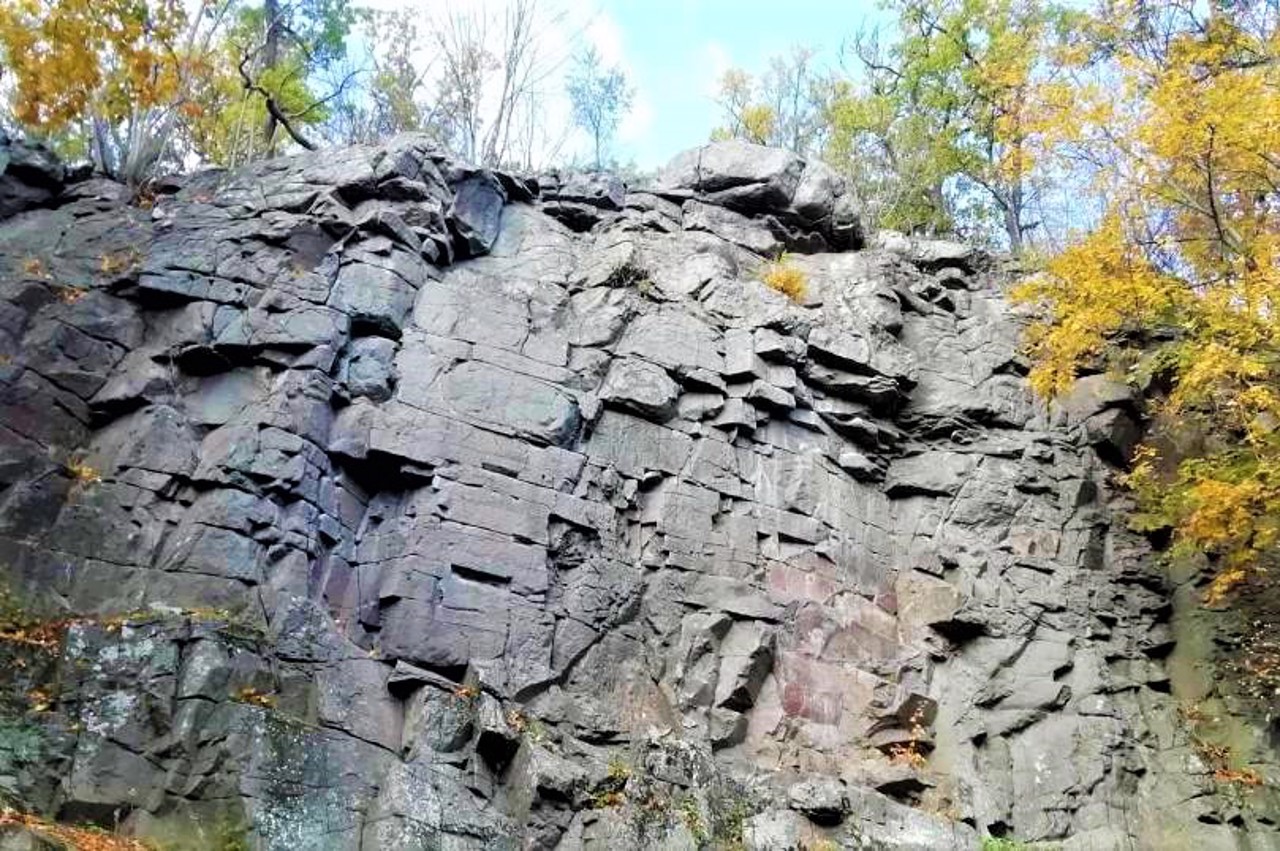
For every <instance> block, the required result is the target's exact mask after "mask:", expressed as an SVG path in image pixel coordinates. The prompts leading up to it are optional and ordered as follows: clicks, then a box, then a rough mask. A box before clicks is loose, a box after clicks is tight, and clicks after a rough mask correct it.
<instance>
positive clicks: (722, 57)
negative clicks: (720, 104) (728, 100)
mask: <svg viewBox="0 0 1280 851" xmlns="http://www.w3.org/2000/svg"><path fill="white" fill-rule="evenodd" d="M702 64H703V69H705V71H704V72H705V74H706V77H705V79H706V81H707V83H706V87H705V89H704V90H703V94H705V95H707V96H708V97H718V96H719V95H720V78H721V77H723V76H724V73H725V72H726V71H728V70H729V69H730V68H732V67H733V57H732V56H731V55H730V54H729V49H728V48H727V47H725V46H724V45H723V44H721V43H720V42H718V41H709V42H707V44H706V46H705V47H704V48H703V60H702Z"/></svg>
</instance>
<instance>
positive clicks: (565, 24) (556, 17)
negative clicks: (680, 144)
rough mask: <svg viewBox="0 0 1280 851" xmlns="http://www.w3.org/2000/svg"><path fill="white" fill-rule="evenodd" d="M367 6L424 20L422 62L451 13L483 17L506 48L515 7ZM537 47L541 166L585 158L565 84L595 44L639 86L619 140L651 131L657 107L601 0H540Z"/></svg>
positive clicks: (467, 1)
mask: <svg viewBox="0 0 1280 851" xmlns="http://www.w3.org/2000/svg"><path fill="white" fill-rule="evenodd" d="M363 5H367V6H369V7H372V8H375V9H378V10H382V11H393V10H399V9H405V8H408V9H410V10H412V11H413V12H415V17H419V20H420V23H419V27H420V35H421V36H422V38H421V41H422V42H423V43H422V45H421V49H420V52H419V61H420V62H422V63H424V64H425V63H428V62H430V61H431V59H432V56H433V53H434V51H433V49H432V46H431V44H430V43H429V38H428V36H427V33H428V32H429V31H430V30H431V29H432V24H433V22H438V21H441V20H444V19H445V17H446V16H449V15H471V14H474V15H477V16H483V17H485V18H487V19H488V20H489V21H490V22H491V23H490V26H489V32H488V36H489V37H490V39H491V40H492V42H491V47H490V49H491V50H494V51H495V52H496V51H497V50H498V49H499V48H500V45H499V43H498V42H499V39H500V34H501V29H502V26H501V22H502V20H503V15H504V13H505V12H506V11H507V10H508V9H509V8H510V4H509V2H508V0H447V2H445V3H438V2H431V3H428V2H425V0H365V3H364V4H363ZM536 10H537V16H536V23H535V26H534V32H535V37H534V43H535V46H536V49H537V51H538V55H539V57H540V66H541V68H542V71H541V72H540V82H539V84H538V89H539V95H540V100H539V103H538V106H537V112H536V115H535V116H532V121H533V124H534V126H535V127H536V129H537V131H538V133H537V135H538V136H540V137H541V138H538V139H536V140H535V143H534V150H533V159H534V161H535V164H537V163H539V162H540V163H541V164H544V165H545V164H550V163H551V162H555V161H562V160H564V159H565V158H566V157H565V155H566V154H571V153H574V152H576V153H578V154H580V155H582V154H585V152H586V149H587V146H586V144H585V136H584V135H583V134H581V133H580V132H578V131H576V130H575V129H574V128H573V126H572V106H571V105H570V103H569V98H568V95H567V94H566V93H565V80H566V77H567V75H568V73H569V72H570V71H571V70H572V67H573V58H574V56H575V55H576V54H577V53H578V51H579V50H580V49H581V48H583V47H585V46H588V45H589V46H591V47H594V48H595V49H596V51H597V52H598V53H599V55H600V57H601V59H602V60H603V62H604V64H605V65H606V66H613V67H617V68H619V69H620V70H621V71H622V72H623V73H624V74H625V75H626V76H627V79H628V80H629V81H630V82H631V85H632V86H633V87H634V88H635V96H634V98H633V102H632V107H631V111H630V112H629V113H628V114H627V115H626V116H624V118H623V120H622V122H621V123H620V125H619V128H618V133H617V141H618V142H620V143H632V142H634V141H636V140H637V139H640V138H642V137H644V136H645V134H646V133H648V132H649V130H650V128H651V127H652V126H653V121H654V106H653V103H652V101H651V100H650V99H649V98H648V96H647V94H646V93H645V92H644V91H642V90H641V89H640V87H639V85H638V79H637V75H636V73H635V64H634V62H633V61H632V57H630V56H629V55H628V54H627V50H626V44H625V37H624V34H623V31H622V29H621V27H619V26H618V23H617V21H616V20H614V18H613V17H612V16H611V15H610V14H609V13H608V12H607V11H605V10H604V9H603V8H601V4H600V0H536ZM491 88H492V89H493V91H488V90H486V92H485V95H484V96H485V99H486V100H493V101H496V99H497V98H498V95H499V93H498V85H497V81H496V80H494V81H493V85H492V86H491Z"/></svg>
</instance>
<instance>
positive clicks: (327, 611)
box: [0, 137, 1280, 851]
mask: <svg viewBox="0 0 1280 851" xmlns="http://www.w3.org/2000/svg"><path fill="white" fill-rule="evenodd" d="M7 151H8V153H7V154H6V155H5V156H6V157H7V158H8V159H7V160H5V162H7V163H9V164H10V165H11V167H9V168H8V170H6V171H4V173H3V175H0V215H3V216H5V219H4V221H3V222H0V270H2V272H0V286H3V295H4V298H3V302H2V303H0V355H2V356H3V360H0V381H2V382H3V383H2V384H0V578H3V580H4V581H5V583H6V585H7V588H8V594H9V596H8V597H7V598H6V601H7V602H6V605H9V603H13V605H16V606H21V607H22V610H23V611H25V612H28V613H32V614H31V617H32V618H33V619H32V620H29V621H28V623H32V624H34V623H44V622H46V621H42V620H39V619H40V618H44V619H49V618H52V619H54V622H56V623H57V625H58V627H59V628H58V630H57V631H55V633H56V635H57V638H56V640H50V641H47V642H44V643H43V644H40V645H39V646H37V647H35V649H32V647H31V646H30V645H29V644H23V643H21V642H19V643H16V644H15V643H14V642H9V643H8V644H6V643H4V642H0V652H3V653H5V654H8V655H7V656H6V660H7V661H13V660H16V659H18V657H21V658H22V660H23V661H22V664H21V665H18V664H6V665H5V670H6V673H4V674H3V675H0V682H2V683H3V685H4V691H3V695H4V697H3V700H0V709H2V710H3V713H2V714H0V797H3V796H8V797H9V798H16V799H17V800H18V801H19V802H21V803H22V804H23V805H24V806H25V807H26V808H28V809H31V810H39V811H42V812H45V813H48V814H50V815H56V816H58V817H61V818H65V819H71V820H75V819H95V820H98V821H100V822H106V823H108V824H111V823H115V824H120V825H122V826H123V828H124V829H126V830H128V831H131V832H134V833H137V834H140V835H145V836H152V837H157V838H160V839H165V838H173V837H180V838H181V840H180V844H179V845H178V846H177V847H183V848H223V847H232V846H230V845H227V844H226V843H227V842H229V841H230V840H231V839H235V840H236V841H242V840H243V841H246V842H247V843H248V845H249V847H253V848H258V849H289V851H304V849H305V850H306V851H309V849H359V848H365V849H369V848H386V849H417V848H421V849H428V848H430V849H436V848H448V849H491V848H510V849H517V848H544V849H554V848H559V849H587V848H597V849H615V848H639V849H644V848H650V849H659V848H661V849H676V848H689V849H692V848H702V847H743V848H751V849H759V851H765V849H769V851H782V850H783V849H801V848H810V849H812V848H819V847H824V848H825V847H845V848H894V849H953V848H976V847H978V844H979V841H980V837H981V836H985V835H995V836H1008V837H1016V838H1017V839H1019V840H1021V841H1035V840H1055V841H1057V842H1059V843H1060V847H1062V848H1067V849H1113V848H1114V849H1120V848H1125V849H1129V848H1144V849H1179V848H1185V849H1215V848H1235V847H1241V848H1243V847H1249V848H1253V849H1260V848H1276V847H1280V839H1278V836H1277V833H1276V830H1275V821H1274V820H1273V817H1274V815H1275V810H1276V808H1275V807H1274V805H1272V804H1270V803H1269V799H1268V798H1266V797H1265V796H1266V795H1267V794H1268V793H1267V792H1266V791H1265V790H1263V791H1262V792H1259V793H1258V795H1259V796H1260V797H1257V798H1254V799H1251V801H1252V802H1251V803H1248V804H1245V805H1241V804H1240V799H1239V796H1238V795H1234V794H1221V792H1222V791H1223V789H1222V786H1221V785H1220V784H1216V783H1215V781H1214V779H1213V777H1212V774H1213V767H1212V766H1211V765H1210V764H1209V763H1208V762H1206V761H1205V759H1204V757H1203V755H1202V754H1201V752H1200V751H1197V749H1196V748H1195V747H1194V746H1193V741H1192V733H1191V732H1190V731H1189V730H1188V729H1187V727H1186V726H1185V725H1184V724H1182V723H1181V721H1180V719H1179V716H1178V713H1177V711H1176V708H1177V700H1176V699H1175V696H1174V695H1171V694H1170V676H1169V673H1168V672H1167V671H1166V666H1165V661H1164V660H1165V657H1166V656H1167V655H1168V653H1169V651H1170V649H1171V646H1172V637H1171V634H1170V632H1169V626H1168V624H1167V623H1166V622H1167V620H1168V619H1169V613H1170V607H1169V605H1168V603H1167V597H1166V589H1164V588H1163V587H1162V584H1161V581H1160V579H1159V578H1158V576H1159V574H1158V573H1157V571H1156V569H1155V568H1154V567H1153V566H1152V564H1151V559H1150V558H1149V555H1150V554H1149V551H1148V549H1147V547H1146V544H1145V543H1144V542H1143V541H1142V540H1140V539H1138V538H1136V537H1134V536H1132V535H1131V534H1129V533H1128V532H1126V531H1125V530H1124V526H1123V523H1122V522H1121V520H1120V518H1119V517H1118V516H1117V515H1116V514H1115V513H1114V508H1113V506H1114V505H1115V503H1116V498H1115V497H1114V495H1113V494H1112V492H1111V488H1110V485H1109V479H1108V475H1109V473H1110V471H1111V468H1110V467H1108V463H1109V453H1108V452H1103V454H1102V455H1099V454H1098V453H1099V449H1101V448H1108V449H1110V450H1114V451H1116V452H1122V451H1124V449H1125V447H1126V446H1129V445H1131V443H1132V435H1131V434H1130V430H1128V426H1132V425H1133V422H1134V421H1133V420H1132V419H1131V414H1134V413H1135V411H1134V408H1133V403H1132V400H1131V399H1129V398H1127V397H1122V396H1120V395H1117V394H1116V393H1115V392H1114V389H1113V388H1110V387H1107V386H1103V385H1102V384H1100V383H1099V384H1098V385H1097V386H1091V387H1088V388H1086V389H1085V390H1083V391H1082V392H1081V394H1080V397H1079V398H1077V399H1074V400H1073V402H1072V406H1073V408H1072V410H1071V411H1068V412H1067V413H1066V414H1054V415H1052V416H1051V414H1050V412H1049V411H1047V410H1046V409H1045V408H1044V407H1043V406H1042V405H1041V404H1040V403H1038V402H1037V401H1036V400H1035V399H1034V398H1033V397H1032V396H1031V394H1030V393H1029V391H1028V388H1027V385H1026V382H1025V381H1024V379H1023V373H1024V365H1023V364H1022V362H1021V361H1020V359H1019V356H1018V354H1017V346H1018V337H1019V330H1020V328H1019V323H1018V321H1017V319H1016V318H1015V317H1014V316H1013V315H1012V314H1011V313H1010V311H1009V310H1008V308H1007V307H1006V305H1005V303H1004V301H1003V300H1002V296H1001V287H1000V283H1001V282H1000V277H999V275H998V274H997V273H996V270H995V269H994V267H993V265H992V261H990V260H988V259H986V258H983V257H982V256H980V255H978V254H976V253H975V252H973V251H972V250H969V249H966V248H965V247H964V246H958V245H955V244H952V243H931V242H926V241H920V240H913V239H906V238H900V237H892V236H881V237H877V239H876V240H874V241H873V242H872V245H873V247H871V248H866V249H863V250H854V249H856V248H857V247H858V246H860V245H862V244H863V241H864V240H863V236H862V233H861V229H860V227H859V224H858V222H857V219H856V216H854V215H853V210H854V206H855V205H854V204H853V202H852V199H851V198H850V197H849V196H848V195H847V194H845V192H844V189H843V186H842V185H841V182H840V180H839V179H838V178H837V177H836V176H835V175H834V174H832V173H830V172H829V171H828V170H827V169H825V168H823V167H822V166H820V165H818V164H815V163H806V162H804V161H803V160H802V159H800V158H798V157H795V156H793V155H790V154H787V153H784V152H781V151H774V150H768V149H763V148H757V147H754V146H749V145H744V144H739V143H725V144H720V145H712V146H708V147H705V148H702V149H699V150H698V151H694V152H691V153H689V154H686V155H682V156H681V157H680V158H678V159H677V160H676V161H675V162H674V163H673V165H672V167H671V168H670V169H669V171H668V172H667V173H666V174H664V175H663V176H662V178H661V179H660V180H658V181H657V182H656V184H655V185H654V186H653V187H651V188H650V189H648V190H646V191H626V190H624V188H623V187H622V186H621V184H619V183H618V182H617V181H616V180H612V179H610V178H607V177H604V176H599V175H595V176H585V177H575V176H565V177H563V178H561V177H558V176H557V177H556V179H555V180H554V182H552V183H550V184H549V188H548V189H547V193H546V195H545V196H544V195H542V194H540V192H539V187H538V186H537V185H536V184H535V183H534V182H531V181H528V180H523V179H520V178H517V177H514V176H511V175H506V174H498V173H491V172H488V171H484V170H479V169H473V168H468V167H465V166H462V165H460V164H458V163H456V162H452V161H450V160H448V159H447V158H446V157H444V156H443V155H442V154H440V153H438V152H436V151H434V150H432V149H431V148H430V147H429V146H428V144H427V143H426V142H425V141H424V140H422V139H418V138H415V137H404V138H397V139H395V140H392V141H391V142H389V143H388V144H386V145H385V146H382V147H377V148H351V149H347V150H341V151H327V152H324V153H323V154H320V155H314V156H306V157H299V158H293V159H281V160H275V161H271V162H268V163H264V164H261V165H258V166H255V167H253V168H251V169H247V170H243V171H239V172H235V173H230V174H228V173H218V172H209V173H202V174H197V175H194V176H191V177H188V178H184V179H180V180H176V181H172V182H169V183H166V184H163V185H162V187H161V189H162V192H161V194H160V195H159V196H158V197H156V199H155V201H154V204H152V205H150V207H149V208H145V207H143V206H138V205H136V204H134V205H131V204H128V203H126V198H125V196H124V193H123V191H122V189H121V187H118V186H116V185H114V184H111V183H108V182H103V181H94V180H85V181H81V182H77V183H72V184H70V185H64V184H63V182H62V181H63V180H64V175H63V174H62V172H61V170H60V169H59V168H58V167H56V165H54V164H51V163H50V162H49V161H47V160H46V159H44V158H42V156H41V155H40V154H39V152H37V151H33V150H31V149H27V148H22V147H20V146H16V145H10V146H8V148H7ZM19 163H26V164H27V165H24V166H23V167H22V168H18V167H17V166H15V165H13V164H19ZM782 249H787V250H791V251H797V252H808V253H802V254H800V255H799V256H797V257H796V258H795V259H794V261H793V262H794V263H795V265H796V266H798V267H799V268H800V269H802V270H803V271H804V273H805V274H806V275H807V277H808V287H807V295H806V297H805V300H804V303H803V304H797V303H794V302H792V301H790V300H788V299H787V298H785V297H784V296H782V295H780V294H779V293H776V292H774V291H773V290H771V289H769V288H768V287H766V286H765V285H764V284H762V283H760V282H759V281H758V280H757V271H756V270H757V269H758V267H759V266H760V264H761V263H762V261H763V260H764V259H765V258H764V257H762V255H761V253H762V252H773V251H778V250H782ZM1126 423H1127V424H1128V425H1126ZM37 616H38V617H37ZM33 629H34V628H33ZM25 634H26V635H28V636H29V635H33V634H35V635H45V634H46V633H44V632H40V631H39V630H36V631H35V632H31V631H30V630H29V631H28V632H26V633H25ZM48 645H51V646H48ZM23 654H26V655H25V656H24V655H23ZM32 694H36V695H38V703H32V702H31V701H32V700H35V699H34V698H31V697H30V695H32ZM1259 736H1261V733H1260V732H1259ZM1268 753H1269V751H1268ZM1262 759H1263V758H1262V757H1258V764H1259V765H1260V769H1261V770H1262V771H1263V772H1264V773H1267V772H1269V771H1270V770H1271V768H1270V763H1269V762H1263V761H1262ZM823 842H827V843H831V844H827V845H823V844H822V843H823ZM219 843H222V844H219Z"/></svg>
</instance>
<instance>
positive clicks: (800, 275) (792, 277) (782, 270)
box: [760, 254, 809, 301]
mask: <svg viewBox="0 0 1280 851" xmlns="http://www.w3.org/2000/svg"><path fill="white" fill-rule="evenodd" d="M760 280H761V281H763V282H764V283H765V284H766V285H767V286H769V287H771V288H773V289H775V290H777V291H778V292H780V293H782V294H783V295H785V296H786V297H787V298H789V299H791V300H792V301H802V300H803V299H804V296H805V292H806V291H807V290H808V286H809V276H808V275H806V274H805V273H804V270H803V269H800V268H799V267H797V266H795V265H793V264H792V263H791V261H790V259H789V258H788V257H787V255H785V254H784V255H782V257H780V258H778V259H777V260H774V261H771V262H769V263H766V264H765V266H764V269H763V270H762V271H761V273H760Z"/></svg>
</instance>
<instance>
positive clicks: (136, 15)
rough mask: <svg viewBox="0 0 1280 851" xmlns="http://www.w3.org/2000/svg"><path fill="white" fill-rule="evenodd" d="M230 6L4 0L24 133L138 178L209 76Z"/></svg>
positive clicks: (1, 30)
mask: <svg viewBox="0 0 1280 851" xmlns="http://www.w3.org/2000/svg"><path fill="white" fill-rule="evenodd" d="M228 10H229V3H227V2H222V0H207V2H205V3H203V4H202V5H201V6H199V7H198V8H197V9H196V10H195V11H194V13H193V14H188V12H187V10H186V7H185V6H184V4H182V3H180V2H177V0H102V2H99V0H45V1H44V2H41V0H10V2H6V3H4V4H0V54H2V56H3V60H4V66H5V68H6V69H7V71H8V73H9V74H10V76H11V77H12V87H13V88H12V98H11V103H10V107H11V109H12V110H13V113H14V117H15V119H16V121H17V123H18V124H20V125H21V126H22V127H23V128H24V129H25V130H26V131H28V132H30V133H32V134H33V135H36V136H39V137H46V138H53V139H54V140H56V141H60V142H61V143H62V144H63V146H64V147H65V148H68V149H69V150H70V152H71V153H73V154H82V155H85V156H88V157H89V158H91V159H92V160H93V161H94V163H95V165H96V166H97V167H98V168H99V169H100V170H101V171H103V172H105V173H107V174H109V175H112V176H114V177H117V178H120V179H122V180H125V181H127V182H129V183H131V184H137V183H139V182H141V181H142V180H143V179H144V178H145V177H146V176H147V175H148V174H150V173H151V171H152V170H153V169H154V168H155V167H156V165H157V163H158V162H159V161H160V160H161V159H162V158H163V157H164V156H165V155H166V153H168V152H170V150H171V148H170V146H171V144H172V143H173V141H174V136H175V133H176V132H177V130H178V128H179V124H180V122H181V121H182V120H183V119H184V118H189V117H191V116H193V115H194V114H196V113H197V112H198V110H199V106H198V104H197V103H195V101H194V100H193V94H194V91H195V90H196V88H197V87H198V86H199V85H200V82H201V80H203V79H205V78H206V77H207V76H208V75H209V74H210V72H211V67H212V62H213V58H214V57H213V55H212V54H213V52H212V50H211V44H212V39H213V38H214V36H215V34H216V33H217V32H219V31H220V29H221V27H222V25H223V23H224V21H225V19H226V15H227V12H228Z"/></svg>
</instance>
